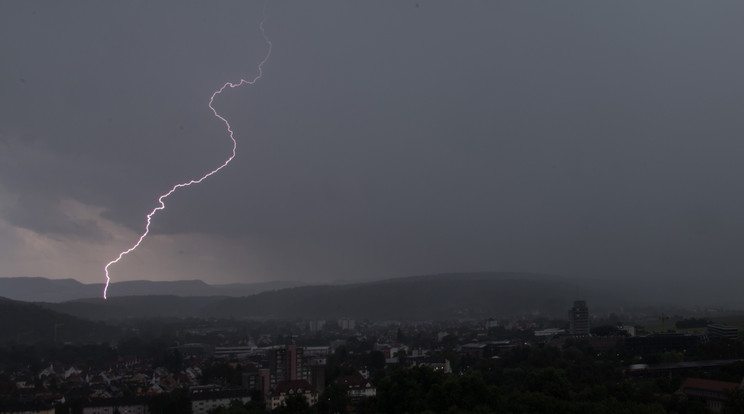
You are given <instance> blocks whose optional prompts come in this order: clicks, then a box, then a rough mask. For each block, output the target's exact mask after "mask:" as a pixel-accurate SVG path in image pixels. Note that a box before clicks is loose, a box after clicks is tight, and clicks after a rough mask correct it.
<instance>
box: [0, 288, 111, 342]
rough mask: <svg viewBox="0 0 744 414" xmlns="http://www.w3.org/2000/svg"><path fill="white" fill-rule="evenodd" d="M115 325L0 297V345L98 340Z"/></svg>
mask: <svg viewBox="0 0 744 414" xmlns="http://www.w3.org/2000/svg"><path fill="white" fill-rule="evenodd" d="M116 332H117V328H114V327H111V326H108V325H105V324H103V323H95V322H91V321H88V320H83V319H80V318H77V317H74V316H71V315H68V314H65V313H60V312H55V311H53V310H50V309H46V308H45V307H43V306H40V305H37V304H33V303H26V302H18V301H14V300H10V299H7V298H2V297H0V344H7V343H12V344H32V343H58V344H59V343H65V342H98V341H101V340H108V339H109V338H111V337H112V336H114V334H115V333H116Z"/></svg>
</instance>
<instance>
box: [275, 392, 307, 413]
mask: <svg viewBox="0 0 744 414" xmlns="http://www.w3.org/2000/svg"><path fill="white" fill-rule="evenodd" d="M272 413H275V414H310V413H312V410H311V409H310V404H308V403H307V399H305V396H304V395H293V396H291V397H288V398H287V399H286V400H284V404H282V405H280V406H279V407H276V408H275V409H274V410H273V411H272Z"/></svg>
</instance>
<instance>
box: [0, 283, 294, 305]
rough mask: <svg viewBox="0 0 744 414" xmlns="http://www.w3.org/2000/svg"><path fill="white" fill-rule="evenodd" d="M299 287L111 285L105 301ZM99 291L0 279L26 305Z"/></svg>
mask: <svg viewBox="0 0 744 414" xmlns="http://www.w3.org/2000/svg"><path fill="white" fill-rule="evenodd" d="M302 284H303V283H302V282H291V281H279V282H264V283H231V284H225V285H210V284H207V283H204V282H202V281H201V280H179V281H171V282H155V281H147V280H137V281H126V282H115V283H112V284H111V285H110V286H109V290H108V297H110V298H112V297H121V296H146V295H173V296H249V295H255V294H256V293H260V292H264V291H267V290H276V289H284V288H287V287H294V286H300V285H302ZM103 287H104V284H103V283H93V284H84V283H80V282H78V281H77V280H74V279H47V278H43V277H8V278H0V295H2V296H4V297H6V298H9V299H14V300H21V301H26V302H52V303H57V302H65V301H70V300H75V299H87V298H99V297H101V296H102V295H103Z"/></svg>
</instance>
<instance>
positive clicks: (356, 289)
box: [43, 273, 616, 320]
mask: <svg viewBox="0 0 744 414" xmlns="http://www.w3.org/2000/svg"><path fill="white" fill-rule="evenodd" d="M613 298H614V296H613V294H611V293H610V292H606V291H603V290H601V289H596V288H592V287H587V286H584V285H582V284H580V283H577V282H576V281H573V280H571V279H567V278H561V277H557V276H547V275H537V274H528V273H460V274H441V275H425V276H414V277H407V278H399V279H389V280H382V281H377V282H368V283H358V284H348V285H336V286H301V287H293V288H287V289H281V290H273V291H264V292H261V293H258V294H255V295H252V296H246V297H232V298H230V297H218V296H212V297H176V296H172V295H168V296H166V295H148V296H127V297H112V298H109V299H108V300H106V301H104V300H103V299H98V298H96V299H84V300H75V301H68V302H64V303H55V304H52V303H48V304H43V305H44V306H45V307H47V308H49V309H52V310H55V311H58V312H64V313H68V314H71V315H75V316H79V317H82V318H88V319H94V320H108V319H121V318H128V317H191V316H193V317H218V318H231V317H238V318H260V319H268V318H298V317H299V318H318V319H335V318H341V317H348V318H354V319H372V320H425V319H470V318H484V317H489V316H499V317H506V316H513V315H523V314H527V313H532V314H542V315H552V316H559V317H562V316H564V315H565V313H566V311H567V309H568V308H569V307H570V306H571V304H572V303H573V300H576V299H586V300H588V301H589V303H590V305H593V307H592V309H594V310H597V309H598V308H599V307H600V304H602V305H608V304H610V303H613ZM615 303H616V302H615Z"/></svg>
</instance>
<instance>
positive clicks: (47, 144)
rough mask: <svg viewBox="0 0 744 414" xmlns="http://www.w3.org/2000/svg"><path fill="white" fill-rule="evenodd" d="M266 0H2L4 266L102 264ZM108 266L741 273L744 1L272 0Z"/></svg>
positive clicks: (72, 268) (356, 275)
mask: <svg viewBox="0 0 744 414" xmlns="http://www.w3.org/2000/svg"><path fill="white" fill-rule="evenodd" d="M261 8H262V3H261V2H254V1H241V2H227V1H221V2H202V1H189V2H183V1H177V2H176V1H173V2H152V1H126V2H121V1H116V2H115V1H65V2H58V1H3V2H0V62H2V65H0V276H5V277H9V276H44V277H50V278H67V277H72V278H76V279H78V280H81V281H83V282H103V281H104V273H103V268H104V266H105V264H106V263H107V262H109V261H110V260H112V259H113V258H115V257H116V256H117V255H118V253H119V252H120V251H122V250H125V249H127V248H129V247H130V246H131V245H132V244H133V243H134V242H135V241H136V239H137V237H138V235H139V234H140V233H142V232H143V231H144V226H145V215H146V214H147V213H148V212H149V211H150V210H152V209H153V208H154V207H155V206H156V205H157V204H156V202H157V197H158V196H159V195H160V194H162V193H165V192H167V191H168V190H169V189H170V188H171V186H173V185H174V184H177V183H180V182H184V181H188V180H190V179H193V178H198V177H199V176H201V175H203V174H204V173H206V172H208V171H209V170H211V169H212V168H214V167H216V166H217V165H219V164H220V163H222V162H223V161H224V160H225V159H226V158H227V157H228V156H229V154H230V149H231V145H232V144H231V142H230V141H229V138H228V135H227V132H226V130H225V128H224V125H223V124H222V123H221V122H220V121H219V120H217V119H216V118H215V117H214V116H213V115H212V113H211V111H210V110H209V108H208V107H207V104H208V100H209V96H210V95H211V93H212V92H213V91H214V90H215V89H217V88H219V87H220V86H221V85H222V84H223V83H224V82H226V81H237V80H239V79H240V78H241V77H244V78H249V77H250V78H252V77H253V76H255V75H256V73H257V72H256V69H257V65H258V63H259V62H260V60H261V59H262V58H263V57H264V56H265V54H266V52H267V45H266V43H265V42H264V41H263V38H262V37H261V33H260V31H259V22H260V21H261ZM266 16H267V20H266V23H265V29H266V34H267V36H268V37H269V38H270V39H271V41H272V42H273V45H274V48H273V53H272V55H271V57H270V59H269V61H268V62H267V63H266V65H265V66H264V76H263V78H261V79H260V80H259V81H258V82H257V83H256V84H255V85H253V86H248V87H242V88H239V89H232V90H228V91H226V92H225V93H223V94H222V95H221V96H219V97H218V99H217V100H216V103H215V107H216V108H217V110H218V111H219V112H220V113H221V114H223V115H224V116H225V117H226V118H227V119H228V120H229V121H230V122H231V123H232V125H233V126H234V130H235V137H236V139H237V141H238V147H237V157H236V158H235V159H234V160H233V162H232V163H231V164H230V165H229V166H228V167H227V168H225V169H224V170H222V171H221V172H220V173H219V174H217V175H215V176H212V177H210V178H209V179H207V180H205V181H204V182H202V183H201V184H198V185H196V186H192V187H189V188H186V189H181V190H179V191H178V192H177V193H175V194H174V195H173V196H171V197H170V198H169V199H168V200H167V208H166V210H165V211H164V212H160V213H158V214H157V215H156V216H155V217H154V219H153V224H152V233H151V237H149V238H148V239H146V240H145V241H144V242H143V243H142V245H141V246H140V247H139V249H138V250H136V251H135V252H134V253H132V254H130V255H128V256H126V257H125V258H124V259H123V260H122V261H121V262H120V263H118V264H116V265H114V266H112V267H111V276H112V280H113V281H122V280H135V279H150V280H178V279H194V278H199V279H202V280H205V281H207V282H211V283H223V282H234V281H242V282H257V281H270V280H286V279H291V280H303V281H333V280H344V281H353V280H363V279H372V278H388V277H397V276H407V275H414V274H424V273H435V272H450V271H477V270H484V271H531V272H545V273H551V274H561V275H570V276H583V277H597V278H611V277H623V278H632V279H636V278H640V279H642V278H660V279H667V280H670V281H673V280H677V279H679V278H687V279H690V280H700V281H701V282H702V281H708V280H710V279H711V278H714V279H719V280H721V281H724V282H731V281H734V280H738V279H739V278H740V276H741V274H742V272H743V271H744V254H742V252H744V242H743V239H742V236H743V235H744V191H742V190H743V188H742V187H743V185H742V177H744V162H742V160H744V134H743V133H744V76H742V74H743V73H744V53H742V51H744V25H742V24H741V23H742V21H743V19H744V3H742V2H738V1H716V2H700V1H654V2H649V1H623V2H595V1H561V2H539V1H490V0H489V1H468V2H460V1H458V2H454V1H424V0H419V1H374V2H349V1H334V2H330V1H318V2H316V1H312V2H287V1H277V2H270V3H269V4H268V6H267V8H266Z"/></svg>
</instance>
